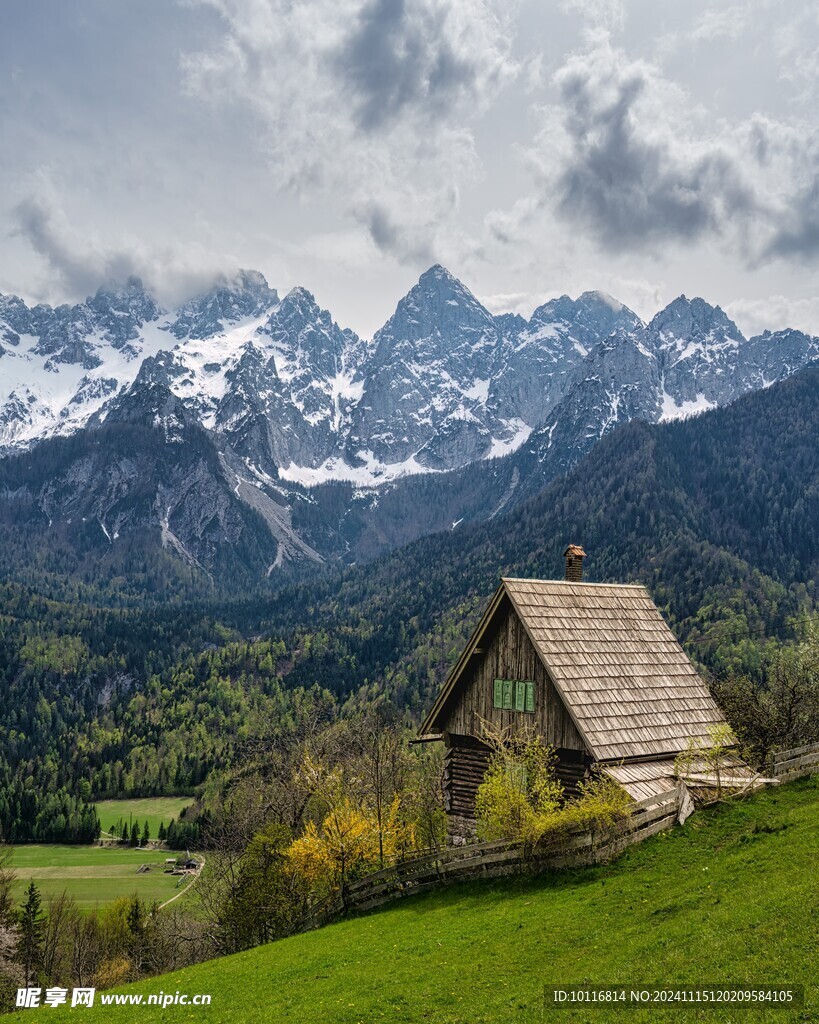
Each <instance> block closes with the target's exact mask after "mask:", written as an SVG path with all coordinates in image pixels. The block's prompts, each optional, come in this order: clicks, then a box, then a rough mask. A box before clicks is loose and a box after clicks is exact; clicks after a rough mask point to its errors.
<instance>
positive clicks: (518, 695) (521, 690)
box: [515, 679, 526, 711]
mask: <svg viewBox="0 0 819 1024" xmlns="http://www.w3.org/2000/svg"><path fill="white" fill-rule="evenodd" d="M525 704H526V683H522V682H521V681H520V680H519V679H518V680H517V682H516V683H515V711H523V708H524V706H525Z"/></svg>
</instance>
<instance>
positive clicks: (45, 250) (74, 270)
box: [12, 196, 136, 296]
mask: <svg viewBox="0 0 819 1024" xmlns="http://www.w3.org/2000/svg"><path fill="white" fill-rule="evenodd" d="M12 222H13V228H12V234H13V235H16V236H19V237H21V238H23V239H25V240H26V241H27V242H28V243H29V245H30V246H31V248H32V249H33V250H34V251H35V252H36V253H37V254H38V255H39V256H42V257H43V259H44V260H45V261H46V263H47V264H48V266H49V267H50V269H51V270H52V271H53V272H54V273H55V274H56V275H57V276H58V277H59V279H60V281H61V282H62V284H63V286H64V287H65V288H66V290H67V291H68V292H69V293H70V294H73V295H78V296H79V295H84V294H87V293H88V292H90V291H93V290H95V289H96V288H97V287H98V286H99V284H100V283H101V281H104V280H120V281H124V280H126V279H127V278H128V277H130V276H132V275H134V274H135V272H136V270H135V267H134V264H133V261H132V260H131V259H130V258H129V257H128V255H127V254H125V253H117V254H108V255H107V256H106V255H103V254H101V253H99V252H95V251H94V250H93V248H92V247H90V246H84V247H81V246H79V245H78V244H77V243H76V240H71V239H69V238H68V237H67V235H68V232H67V230H66V225H65V223H64V219H63V217H62V215H61V214H59V213H58V212H57V211H55V209H54V208H53V206H52V205H51V204H50V203H48V202H46V201H44V200H42V199H39V198H36V197H34V196H29V197H28V198H26V199H24V200H23V201H22V202H20V203H18V204H17V206H16V207H15V208H14V211H13V214H12Z"/></svg>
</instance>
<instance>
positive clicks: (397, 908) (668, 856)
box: [41, 778, 819, 1024]
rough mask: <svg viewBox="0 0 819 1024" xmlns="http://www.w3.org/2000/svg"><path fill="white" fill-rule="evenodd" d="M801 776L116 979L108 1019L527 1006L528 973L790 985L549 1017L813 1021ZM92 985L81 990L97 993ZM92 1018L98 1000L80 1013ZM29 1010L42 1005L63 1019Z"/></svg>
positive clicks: (479, 1022)
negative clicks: (546, 860)
mask: <svg viewBox="0 0 819 1024" xmlns="http://www.w3.org/2000/svg"><path fill="white" fill-rule="evenodd" d="M818 843H819V779H816V778H814V779H813V780H803V781H801V782H797V783H794V784H792V785H790V786H785V787H782V788H781V789H778V790H770V791H766V792H764V793H761V794H759V795H757V796H755V797H754V798H753V799H750V800H748V801H746V802H744V803H737V804H731V805H726V806H722V807H718V808H713V809H710V810H706V811H700V812H698V813H697V814H695V815H694V816H693V817H692V818H690V819H689V821H688V822H687V823H686V825H685V826H684V827H682V828H676V829H674V830H673V831H671V832H669V833H665V834H663V835H660V836H657V837H655V838H654V839H650V840H648V841H647V842H645V843H643V844H642V845H640V846H637V847H633V848H632V849H630V850H628V851H627V852H626V853H625V854H624V855H623V856H622V857H620V858H619V860H618V861H616V862H615V863H613V864H611V865H608V866H605V867H599V868H592V869H586V870H581V871H575V872H568V873H561V874H557V875H548V876H545V877H540V878H537V879H525V878H515V879H507V880H503V881H494V882H483V883H480V882H476V883H469V884H462V885H457V886H452V887H450V888H448V889H445V890H441V891H438V892H435V893H432V894H428V895H422V896H418V897H415V898H413V899H409V900H406V901H405V902H403V903H399V904H394V905H392V906H390V907H388V908H386V909H385V910H382V911H380V912H377V913H374V914H371V915H369V916H366V917H361V918H358V919H354V920H349V921H343V922H341V923H339V924H335V925H331V926H329V927H327V928H322V929H320V930H318V931H314V932H310V933H308V934H305V935H297V936H294V937H292V938H290V939H285V940H283V941H281V942H277V943H273V944H271V945H269V946H264V947H262V948H259V949H255V950H251V951H249V952H246V953H241V954H238V955H236V956H233V957H228V958H225V959H222V960H214V961H211V962H209V963H205V964H200V965H198V966H196V967H192V968H188V969H186V970H183V971H179V972H176V973H173V974H169V975H164V976H162V977H159V978H155V979H153V980H148V981H143V982H140V983H139V984H137V985H132V986H128V987H127V988H125V987H123V988H122V989H119V990H118V991H120V992H125V991H127V992H133V993H144V994H145V995H146V996H147V995H148V994H149V993H157V992H159V991H164V992H176V991H177V990H178V991H179V992H182V993H187V994H188V995H193V994H196V993H207V994H210V995H211V996H212V1000H213V1001H212V1005H211V1006H210V1007H207V1008H200V1007H195V1008H193V1007H190V1006H177V1007H169V1008H167V1009H165V1010H160V1009H158V1008H155V1007H147V1006H143V1007H140V1008H139V1009H132V1010H128V1009H127V1008H126V1007H124V1006H119V1007H118V1008H117V1009H116V1011H114V1012H115V1014H116V1019H117V1020H118V1021H123V1022H125V1021H129V1020H133V1021H146V1020H162V1021H176V1020H180V1021H181V1020H182V1019H183V1018H184V1019H185V1020H189V1019H196V1020H204V1021H219V1022H220V1024H222V1022H224V1024H232V1022H236V1024H240V1022H241V1024H244V1022H247V1024H260V1022H276V1024H287V1022H292V1024H296V1022H299V1024H301V1022H303V1021H318V1020H321V1021H327V1022H345V1024H357V1022H359V1021H367V1022H370V1021H384V1022H402V1021H404V1022H408V1021H413V1022H415V1021H417V1022H424V1024H445V1022H446V1024H488V1022H494V1021H510V1022H511V1021H515V1022H518V1021H540V1020H543V1019H544V1014H543V1012H542V1006H543V992H544V986H545V985H549V986H552V985H557V984H569V983H578V984H579V983H584V982H588V983H592V984H604V983H609V984H611V983H622V984H647V985H649V986H650V985H652V984H654V983H663V984H665V985H676V986H691V985H694V984H724V983H741V984H749V985H750V984H754V985H763V984H764V985H770V984H783V983H790V984H800V983H801V984H804V985H805V987H806V993H807V1004H806V1007H805V1008H804V1009H803V1010H794V1011H756V1010H747V1011H746V1010H742V1011H739V1012H737V1011H733V1012H731V1011H725V1010H720V1009H715V1010H710V1009H709V1010H685V1009H678V1008H674V1009H652V1010H644V1009H637V1010H625V1011H617V1010H612V1009H611V1008H609V1007H607V1008H604V1009H601V1010H594V1009H591V1010H577V1011H575V1010H560V1011H552V1012H550V1013H549V1014H547V1015H546V1016H548V1018H549V1019H554V1020H556V1021H561V1022H562V1021H566V1022H569V1021H572V1022H579V1021H591V1022H594V1024H608V1021H610V1020H613V1019H618V1020H619V1019H621V1018H622V1019H623V1020H624V1021H652V1022H653V1021H678V1022H679V1021H689V1020H703V1021H720V1022H727V1021H743V1022H747V1024H752V1022H754V1021H759V1020H771V1021H779V1022H781V1024H785V1022H790V1021H800V1022H807V1021H813V1022H816V1021H819V1001H818V1000H819V995H818V990H817V977H816V964H817V963H819V861H817V844H818ZM98 999H99V997H98ZM86 1013H87V1015H88V1016H89V1017H94V1015H97V1017H98V1018H100V1019H102V1018H103V1017H105V1018H106V1019H107V1017H108V1016H109V1015H110V1014H111V1011H110V1009H109V1008H108V1007H103V1006H99V1005H98V1006H97V1008H95V1009H92V1010H88V1011H83V1019H85V1016H86ZM71 1014H72V1011H70V1010H68V1011H63V1010H50V1009H49V1010H44V1011H42V1013H41V1016H42V1019H43V1020H49V1021H58V1020H63V1019H64V1020H69V1019H73V1018H72V1016H71Z"/></svg>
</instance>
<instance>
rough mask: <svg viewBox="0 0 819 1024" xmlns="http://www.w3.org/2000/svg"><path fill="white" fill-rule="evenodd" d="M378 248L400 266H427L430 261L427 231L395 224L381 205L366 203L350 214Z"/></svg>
mask: <svg viewBox="0 0 819 1024" xmlns="http://www.w3.org/2000/svg"><path fill="white" fill-rule="evenodd" d="M353 213H354V216H355V217H356V219H357V220H358V221H359V222H360V223H361V224H363V225H364V226H365V227H366V229H367V231H368V232H369V234H370V237H371V238H372V240H373V242H374V243H375V245H376V246H377V247H378V249H379V250H380V251H381V252H383V253H385V254H388V255H390V256H394V257H395V258H396V259H397V260H398V261H399V262H400V263H409V264H428V263H433V262H434V256H433V249H432V245H431V244H430V241H429V238H428V236H427V232H426V231H425V230H423V229H418V228H415V227H414V228H408V227H407V226H405V225H401V224H399V223H398V222H397V221H396V220H395V218H394V217H393V215H392V214H391V213H390V211H389V210H388V209H387V207H386V206H385V205H384V204H383V203H379V202H374V201H373V202H369V203H367V204H365V205H363V206H360V207H358V208H357V209H356V210H354V211H353Z"/></svg>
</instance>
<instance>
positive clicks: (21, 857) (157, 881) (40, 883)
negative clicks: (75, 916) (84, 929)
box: [11, 844, 184, 910]
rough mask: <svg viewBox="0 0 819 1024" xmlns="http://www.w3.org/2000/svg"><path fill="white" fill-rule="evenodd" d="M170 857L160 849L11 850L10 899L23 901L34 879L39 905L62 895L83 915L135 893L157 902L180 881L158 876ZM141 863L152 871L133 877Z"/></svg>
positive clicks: (52, 847) (50, 847)
mask: <svg viewBox="0 0 819 1024" xmlns="http://www.w3.org/2000/svg"><path fill="white" fill-rule="evenodd" d="M172 856H176V854H174V853H169V852H167V851H165V850H156V851H151V852H149V853H146V852H145V851H140V850H132V849H129V848H128V847H122V848H120V847H101V846H58V845H56V844H55V845H39V844H31V845H28V844H26V845H23V846H15V847H14V848H13V852H12V861H11V867H12V868H14V871H15V873H16V875H17V882H16V886H15V895H16V897H17V898H18V899H22V898H23V894H24V891H25V889H26V888H27V886H28V883H29V882H30V881H32V880H33V881H34V883H35V884H36V886H37V888H38V889H39V890H40V892H41V893H42V895H43V902H46V901H47V900H48V898H49V897H53V896H59V895H60V893H61V892H63V891H65V892H67V893H68V894H69V895H70V896H73V898H74V899H75V900H76V901H77V903H78V904H79V905H80V906H81V907H82V909H83V910H90V909H91V908H93V907H97V906H102V905H103V904H105V903H109V902H110V901H111V900H115V899H117V897H119V896H130V895H132V894H133V893H138V894H139V896H140V897H141V898H142V899H143V900H145V901H146V902H148V903H152V902H153V901H154V900H159V902H160V903H162V902H164V901H165V900H168V899H170V898H171V897H172V896H173V895H174V894H175V893H176V892H177V889H176V885H177V882H178V881H179V878H180V876H178V875H166V874H165V873H164V872H163V868H164V866H165V864H164V861H165V858H166V857H172ZM141 864H150V865H151V870H150V871H148V872H145V873H143V874H137V868H138V867H139V866H140V865H141ZM183 884H184V883H183Z"/></svg>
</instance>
